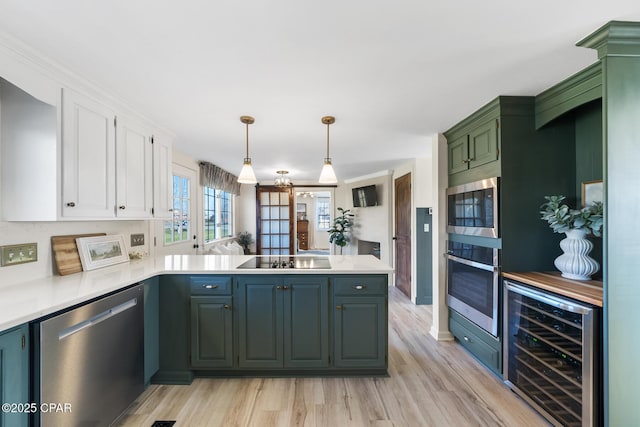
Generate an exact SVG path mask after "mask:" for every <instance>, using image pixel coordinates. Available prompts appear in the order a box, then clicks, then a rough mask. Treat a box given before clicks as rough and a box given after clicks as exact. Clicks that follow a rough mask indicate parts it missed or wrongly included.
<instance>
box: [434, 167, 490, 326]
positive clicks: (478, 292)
mask: <svg viewBox="0 0 640 427" xmlns="http://www.w3.org/2000/svg"><path fill="white" fill-rule="evenodd" d="M498 181H499V179H498V178H497V177H493V178H487V179H483V180H480V181H475V182H471V183H467V184H462V185H458V186H455V187H450V188H448V189H447V232H448V233H450V240H449V241H448V243H447V254H446V255H447V304H448V306H449V307H450V308H452V309H453V310H455V311H457V312H458V313H460V314H461V315H463V316H464V317H466V318H467V319H469V320H470V321H472V322H473V323H475V324H476V325H478V326H479V327H481V328H482V329H484V330H485V331H487V332H488V333H490V334H491V335H493V336H494V337H497V336H498V324H499V319H498V316H499V312H500V310H499V308H498V304H499V300H500V298H499V279H500V263H499V249H497V247H499V246H500V245H499V243H498V242H499V241H498V238H499V237H500V233H499V217H498V212H499V209H498ZM452 235H462V236H463V237H462V238H456V237H454V236H452ZM464 236H473V237H464ZM487 238H490V239H487ZM494 239H495V240H494ZM463 241H464V243H463Z"/></svg>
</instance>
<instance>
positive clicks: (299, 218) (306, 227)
mask: <svg viewBox="0 0 640 427" xmlns="http://www.w3.org/2000/svg"><path fill="white" fill-rule="evenodd" d="M331 193H332V192H331V191H329V190H324V189H322V190H319V189H304V188H297V189H296V193H295V206H296V254H298V255H329V233H328V230H329V228H331V212H332V197H331Z"/></svg>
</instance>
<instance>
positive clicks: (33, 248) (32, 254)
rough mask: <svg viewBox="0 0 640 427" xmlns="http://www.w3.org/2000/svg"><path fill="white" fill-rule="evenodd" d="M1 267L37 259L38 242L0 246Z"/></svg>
mask: <svg viewBox="0 0 640 427" xmlns="http://www.w3.org/2000/svg"><path fill="white" fill-rule="evenodd" d="M0 249H1V250H2V256H1V257H0V258H1V260H2V267H6V266H9V265H16V264H24V263H25V262H36V261H38V244H37V243H22V244H19V245H7V246H1V247H0Z"/></svg>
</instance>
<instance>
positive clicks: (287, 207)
mask: <svg viewBox="0 0 640 427" xmlns="http://www.w3.org/2000/svg"><path fill="white" fill-rule="evenodd" d="M256 214H257V215H256V217H257V224H256V231H257V239H256V250H257V253H258V255H293V254H294V250H293V247H294V245H293V243H294V238H293V220H292V218H293V190H292V189H291V188H290V187H284V188H283V187H276V186H257V187H256Z"/></svg>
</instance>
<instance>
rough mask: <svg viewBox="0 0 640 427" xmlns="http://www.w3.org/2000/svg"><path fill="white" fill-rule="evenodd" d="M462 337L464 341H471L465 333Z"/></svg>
mask: <svg viewBox="0 0 640 427" xmlns="http://www.w3.org/2000/svg"><path fill="white" fill-rule="evenodd" d="M463 339H464V340H465V341H466V342H471V339H470V338H469V337H468V336H466V335H465V336H464V337H463Z"/></svg>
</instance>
